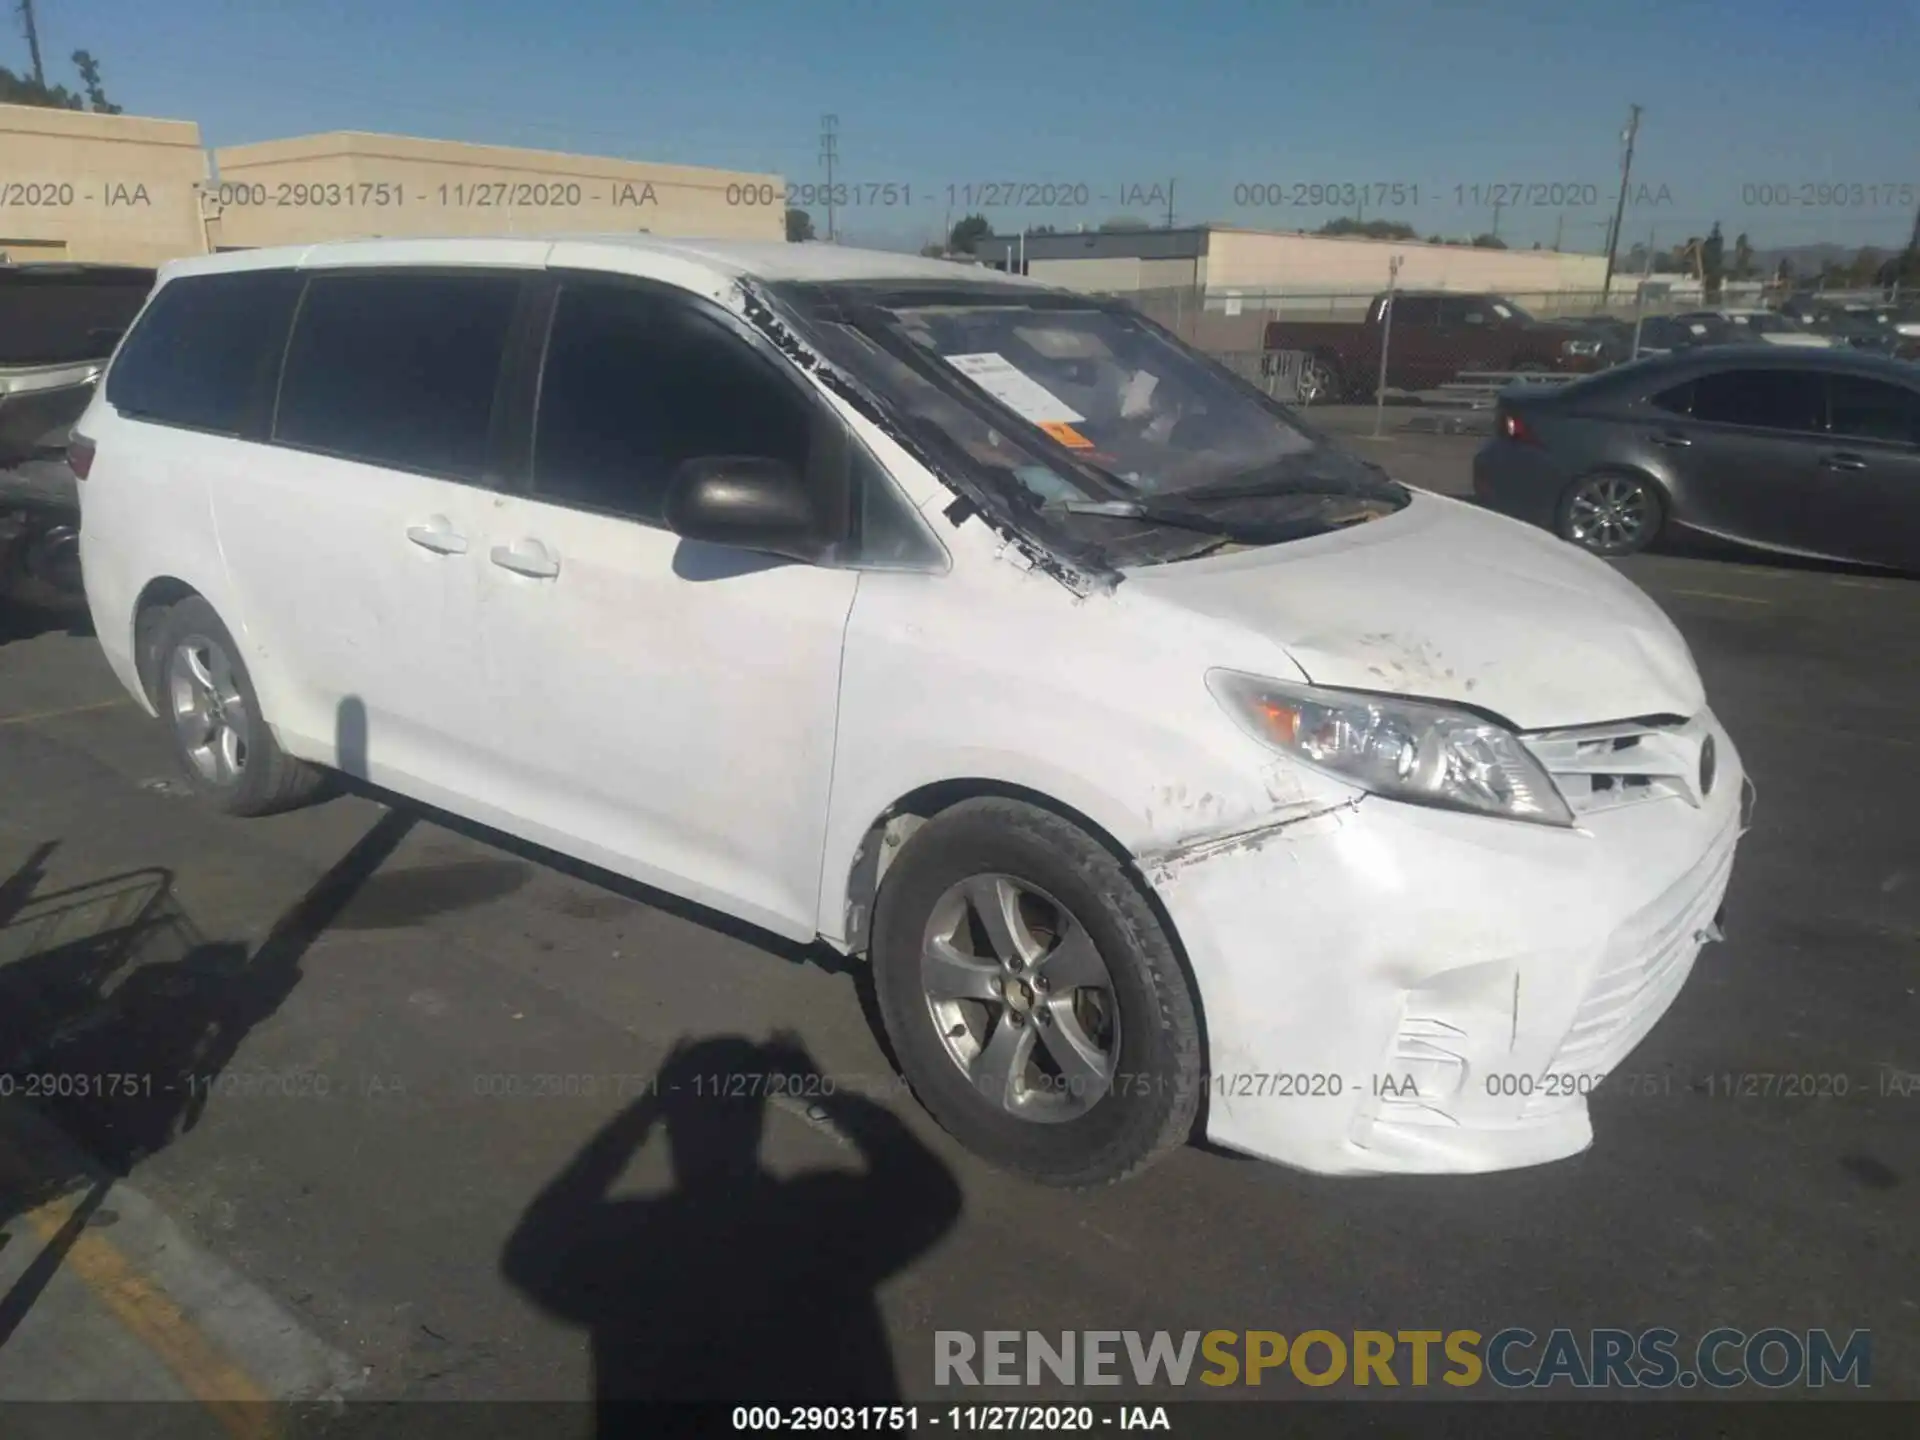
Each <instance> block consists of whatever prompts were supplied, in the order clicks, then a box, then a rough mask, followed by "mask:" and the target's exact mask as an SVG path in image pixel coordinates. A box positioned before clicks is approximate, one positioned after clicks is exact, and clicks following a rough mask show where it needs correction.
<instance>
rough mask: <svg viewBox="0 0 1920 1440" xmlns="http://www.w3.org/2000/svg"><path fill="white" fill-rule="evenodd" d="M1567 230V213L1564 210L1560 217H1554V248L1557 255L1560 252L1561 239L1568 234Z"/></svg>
mask: <svg viewBox="0 0 1920 1440" xmlns="http://www.w3.org/2000/svg"><path fill="white" fill-rule="evenodd" d="M1566 229H1567V212H1566V211H1564V210H1562V211H1561V212H1560V213H1559V214H1558V215H1556V216H1554V217H1553V248H1554V251H1555V253H1556V254H1557V253H1558V252H1559V250H1560V238H1561V236H1562V235H1564V234H1565V233H1566Z"/></svg>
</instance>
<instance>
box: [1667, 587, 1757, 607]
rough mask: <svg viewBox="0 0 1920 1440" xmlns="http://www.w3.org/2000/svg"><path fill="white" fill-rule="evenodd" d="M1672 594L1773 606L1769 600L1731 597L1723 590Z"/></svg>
mask: <svg viewBox="0 0 1920 1440" xmlns="http://www.w3.org/2000/svg"><path fill="white" fill-rule="evenodd" d="M1673 593H1674V594H1676V595H1698V596H1699V597H1700V598H1701V599H1703V600H1734V601H1737V602H1739V603H1740V604H1742V605H1771V604H1773V601H1771V600H1761V599H1759V598H1758V597H1756V596H1753V595H1733V594H1730V593H1728V592H1727V591H1725V590H1680V589H1676V590H1675V591H1674V592H1673Z"/></svg>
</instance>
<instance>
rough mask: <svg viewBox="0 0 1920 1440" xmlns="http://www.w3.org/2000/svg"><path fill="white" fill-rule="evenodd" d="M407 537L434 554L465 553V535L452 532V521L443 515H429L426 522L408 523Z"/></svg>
mask: <svg viewBox="0 0 1920 1440" xmlns="http://www.w3.org/2000/svg"><path fill="white" fill-rule="evenodd" d="M407 539H409V540H411V541H412V542H413V543H414V544H416V545H418V546H419V547H420V548H421V549H422V550H431V551H433V553H434V554H436V555H464V554H466V553H467V537H466V536H464V535H459V534H456V533H454V528H453V522H452V521H451V520H449V519H447V517H446V516H444V515H429V516H428V517H427V523H426V524H424V525H409V526H408V527H407Z"/></svg>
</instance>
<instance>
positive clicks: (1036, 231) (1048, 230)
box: [1027, 225, 1060, 235]
mask: <svg viewBox="0 0 1920 1440" xmlns="http://www.w3.org/2000/svg"><path fill="white" fill-rule="evenodd" d="M1059 233H1060V232H1059V231H1058V230H1055V229H1054V228H1053V226H1051V225H1036V226H1034V227H1033V228H1032V229H1031V230H1029V231H1027V234H1029V235H1058V234H1059Z"/></svg>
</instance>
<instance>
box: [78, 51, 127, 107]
mask: <svg viewBox="0 0 1920 1440" xmlns="http://www.w3.org/2000/svg"><path fill="white" fill-rule="evenodd" d="M73 68H74V69H76V70H78V71H79V72H80V84H81V85H82V86H83V87H84V88H85V89H86V92H87V108H88V109H90V110H92V111H94V112H96V113H97V114H101V115H118V114H120V113H121V112H120V107H119V106H118V105H115V104H114V103H113V102H112V101H111V100H109V99H107V92H106V91H105V90H103V89H101V88H100V62H99V61H98V60H96V59H94V58H93V56H92V55H90V54H88V53H87V52H86V51H85V50H76V51H74V52H73Z"/></svg>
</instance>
